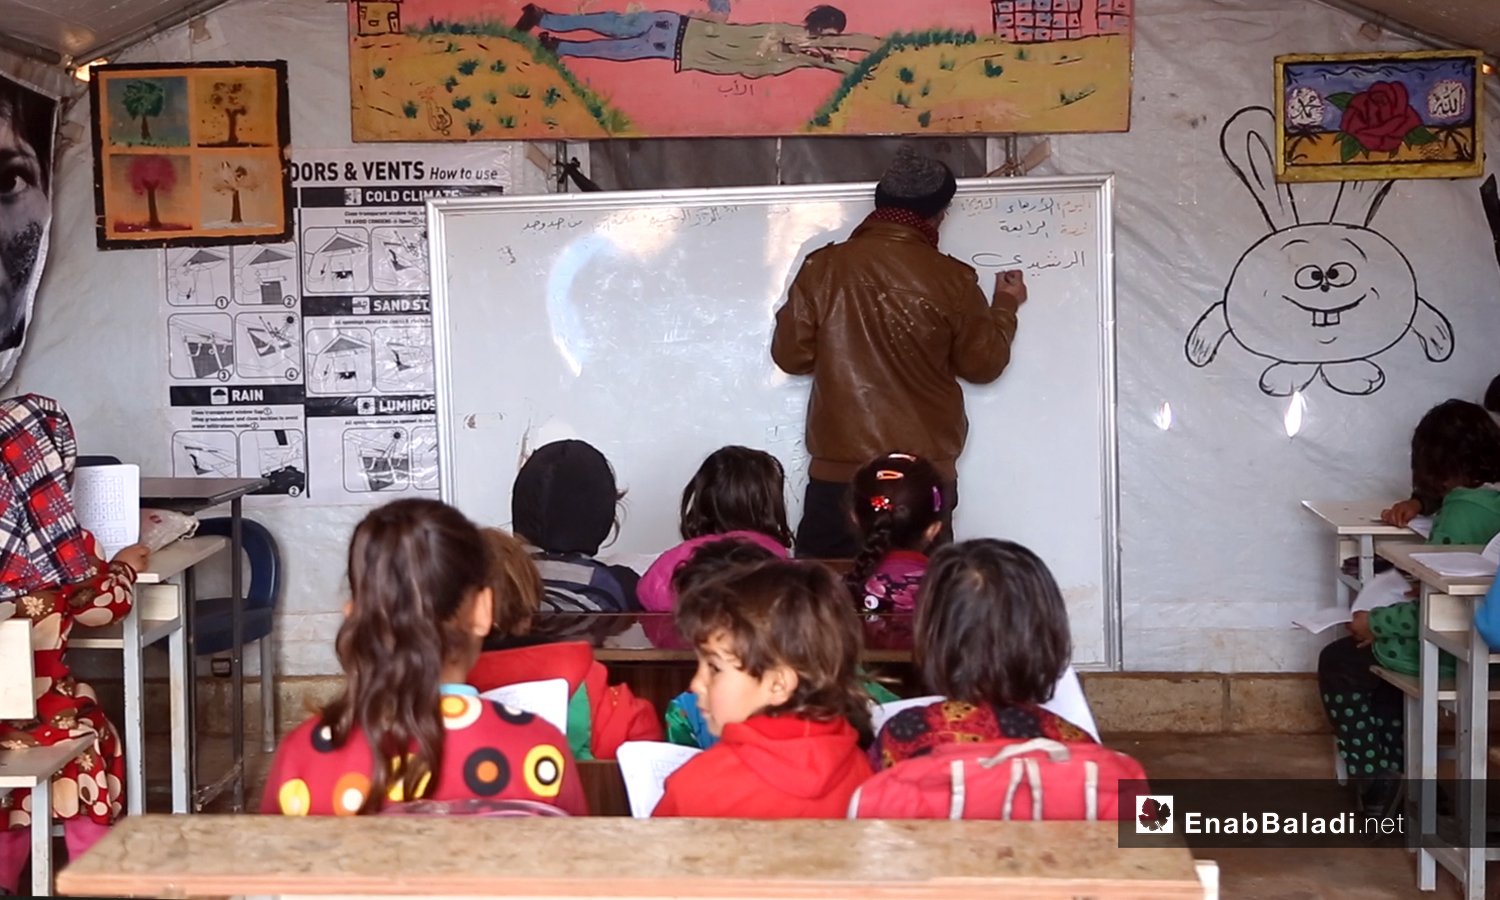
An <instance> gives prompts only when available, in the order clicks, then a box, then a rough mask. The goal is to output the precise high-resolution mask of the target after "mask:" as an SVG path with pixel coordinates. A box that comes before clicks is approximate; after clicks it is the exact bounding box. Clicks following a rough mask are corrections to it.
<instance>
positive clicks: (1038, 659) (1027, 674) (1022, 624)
mask: <svg viewBox="0 0 1500 900" xmlns="http://www.w3.org/2000/svg"><path fill="white" fill-rule="evenodd" d="M1072 657H1073V640H1072V635H1071V633H1070V632H1069V630H1068V608H1067V606H1066V605H1065V604H1064V603H1063V598H1062V592H1061V591H1060V590H1059V589H1058V587H1057V581H1056V580H1055V579H1053V577H1052V572H1051V571H1049V570H1048V568H1047V564H1046V563H1044V562H1042V561H1041V559H1039V558H1038V557H1037V555H1036V554H1035V553H1032V552H1031V551H1030V550H1028V549H1026V548H1025V547H1023V546H1021V545H1020V544H1015V543H1012V542H1010V541H997V540H993V539H990V538H985V539H982V540H975V541H964V542H963V543H959V544H950V545H949V546H947V547H944V548H943V549H941V550H939V551H938V552H937V553H935V554H933V557H932V561H931V563H929V564H928V566H927V576H926V578H925V579H924V580H923V582H922V590H921V594H920V595H919V596H918V599H917V620H916V634H915V639H914V641H913V646H912V663H913V665H914V666H915V667H916V669H917V671H918V672H921V673H922V678H923V679H924V680H925V681H926V683H927V687H928V688H929V689H930V690H932V691H935V692H937V693H940V694H942V695H943V696H944V697H947V698H948V699H950V700H959V701H963V702H965V703H975V704H984V703H990V704H994V705H996V706H1002V707H1003V706H1010V705H1014V704H1023V703H1044V702H1046V701H1047V700H1049V699H1051V698H1052V690H1053V687H1054V686H1055V685H1056V684H1057V679H1058V677H1059V676H1061V675H1062V673H1063V670H1064V669H1066V668H1067V666H1068V663H1069V661H1070V660H1071V659H1072Z"/></svg>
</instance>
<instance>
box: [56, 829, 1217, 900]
mask: <svg viewBox="0 0 1500 900" xmlns="http://www.w3.org/2000/svg"><path fill="white" fill-rule="evenodd" d="M57 888H58V891H59V893H64V894H73V895H84V896H129V895H134V896H173V897H184V896H187V897H207V896H228V895H236V894H239V895H302V896H308V895H318V894H325V895H327V894H334V895H346V896H347V895H403V894H404V895H413V894H420V895H425V896H465V895H467V896H478V895H491V896H502V897H506V896H508V897H548V898H584V897H589V898H594V897H625V898H628V897H653V898H658V897H694V898H702V900H715V898H746V900H748V898H799V900H803V898H805V900H814V898H816V900H827V898H846V897H859V898H866V897H878V898H888V900H893V898H923V900H929V898H930V900H970V898H972V900H980V898H984V900H993V898H1015V897H1027V898H1044V897H1045V898H1050V897H1056V898H1069V900H1072V898H1077V897H1081V896H1088V897H1097V898H1133V900H1135V898H1138V900H1148V898H1150V900H1163V898H1179V897H1198V898H1201V897H1202V896H1203V889H1202V887H1201V886H1200V883H1199V880H1198V876H1197V873H1196V869H1195V867H1194V864H1193V858H1192V855H1191V854H1190V853H1189V852H1188V851H1187V849H1186V848H1183V847H1172V848H1160V849H1157V848H1153V849H1121V848H1120V847H1119V846H1118V837H1117V832H1116V825H1115V823H1114V822H947V821H935V822H911V821H899V822H898V821H859V822H851V821H845V820H830V821H818V820H807V819H789V820H784V821H774V822H773V821H743V820H729V819H697V820H694V819H646V820H634V819H606V818H572V819H566V818H563V819H546V818H518V819H484V818H470V819H465V818H415V817H413V818H405V817H353V818H333V817H325V818H305V819H300V818H282V817H279V816H144V817H140V818H134V817H131V818H126V819H124V820H122V821H121V822H120V823H119V824H117V825H116V826H115V827H114V828H112V829H111V830H110V832H109V834H108V835H106V836H105V838H104V839H103V840H102V841H100V842H99V843H98V844H97V845H96V846H95V847H94V848H93V849H91V850H89V851H88V853H87V854H85V855H84V857H83V858H82V859H81V860H80V861H78V862H77V863H75V864H73V865H70V866H68V867H67V868H66V869H64V870H63V871H62V873H61V874H60V875H59V876H58V878H57Z"/></svg>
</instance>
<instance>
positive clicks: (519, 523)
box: [510, 440, 640, 613]
mask: <svg viewBox="0 0 1500 900" xmlns="http://www.w3.org/2000/svg"><path fill="white" fill-rule="evenodd" d="M620 497H621V494H620V492H619V490H618V488H617V487H616V485H615V473H614V471H613V470H612V469H611V468H610V467H609V461H608V460H606V459H605V458H604V454H602V453H600V452H599V451H598V450H596V449H595V448H594V447H593V445H591V444H589V443H587V442H585V441H577V440H567V441H554V442H553V443H550V444H547V445H545V446H543V447H541V448H539V449H538V450H537V451H536V452H535V453H533V454H532V455H531V457H530V458H529V459H527V460H526V463H525V465H523V466H521V471H520V472H519V473H517V475H516V483H515V487H514V488H513V489H512V491H511V499H510V514H511V530H512V531H514V532H515V534H516V535H517V536H518V537H520V538H521V539H522V540H524V541H525V542H526V543H527V544H529V545H530V547H531V549H532V556H533V558H534V559H535V560H536V566H537V570H538V571H539V572H541V575H542V582H543V584H544V585H545V587H546V594H545V596H544V597H543V598H542V612H544V613H548V612H553V613H578V612H635V611H637V610H639V609H640V604H639V602H638V601H637V600H636V596H635V589H636V584H637V583H638V582H639V581H640V575H638V574H637V573H636V572H635V571H634V570H632V569H630V568H628V567H626V566H611V565H606V564H604V563H602V562H600V561H598V560H597V559H595V558H594V557H595V556H597V555H598V554H599V548H600V546H601V545H602V544H603V543H604V542H605V540H606V539H608V538H609V536H610V532H611V531H613V530H614V529H615V527H616V525H617V523H616V521H615V506H616V504H617V503H618V502H619V500H620Z"/></svg>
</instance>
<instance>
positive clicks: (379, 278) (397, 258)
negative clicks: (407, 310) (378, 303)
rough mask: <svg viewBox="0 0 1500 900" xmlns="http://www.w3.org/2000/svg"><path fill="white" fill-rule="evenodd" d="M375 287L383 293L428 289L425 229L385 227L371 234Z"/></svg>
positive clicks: (412, 291) (418, 291)
mask: <svg viewBox="0 0 1500 900" xmlns="http://www.w3.org/2000/svg"><path fill="white" fill-rule="evenodd" d="M370 237H371V241H372V244H373V247H372V251H373V252H372V254H371V265H372V267H373V269H374V275H373V279H374V288H373V290H375V291H376V292H377V293H382V294H409V293H414V292H416V293H420V292H422V291H426V290H427V229H425V228H421V227H419V226H408V227H404V228H397V227H391V226H385V227H381V228H376V229H375V230H374V231H373V232H371V235H370Z"/></svg>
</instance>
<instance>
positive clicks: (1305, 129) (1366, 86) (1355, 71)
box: [1276, 50, 1484, 181]
mask: <svg viewBox="0 0 1500 900" xmlns="http://www.w3.org/2000/svg"><path fill="white" fill-rule="evenodd" d="M1483 65H1484V62H1483V54H1482V53H1481V52H1480V51H1477V50H1473V51H1469V50H1439V51H1422V52H1416V53H1350V54H1338V55H1319V56H1278V57H1276V96H1277V97H1278V98H1279V99H1278V102H1277V105H1276V177H1277V180H1279V181H1358V180H1365V179H1389V178H1463V177H1469V176H1478V175H1481V174H1483V172H1484V148H1483V146H1482V145H1483V135H1484V129H1483V127H1482V126H1481V123H1480V121H1479V116H1480V110H1482V109H1483V108H1484V103H1483V98H1482V97H1481V92H1482V90H1483V84H1484V76H1483Z"/></svg>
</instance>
